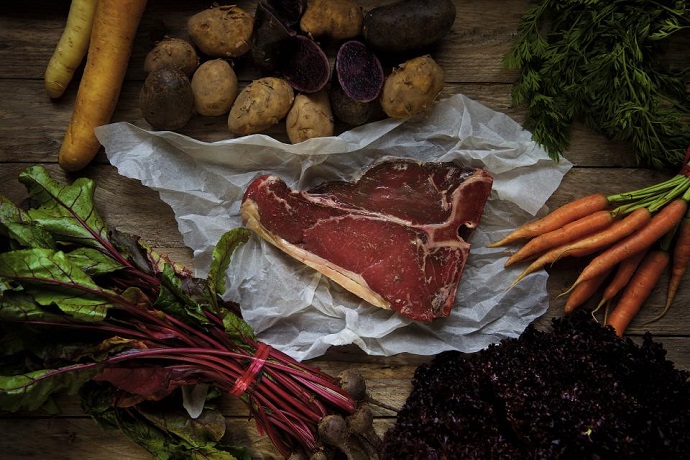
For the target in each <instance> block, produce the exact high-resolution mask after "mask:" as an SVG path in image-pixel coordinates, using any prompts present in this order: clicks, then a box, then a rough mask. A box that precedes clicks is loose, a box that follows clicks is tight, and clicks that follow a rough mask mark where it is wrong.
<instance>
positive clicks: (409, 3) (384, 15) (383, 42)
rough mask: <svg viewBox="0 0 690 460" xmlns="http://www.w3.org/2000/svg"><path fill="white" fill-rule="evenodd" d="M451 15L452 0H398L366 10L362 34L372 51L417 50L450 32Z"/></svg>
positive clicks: (453, 17)
mask: <svg viewBox="0 0 690 460" xmlns="http://www.w3.org/2000/svg"><path fill="white" fill-rule="evenodd" d="M455 15H456V11H455V4H454V3H453V1H452V0H433V1H429V0H401V1H398V2H394V3H390V4H387V5H382V6H379V7H376V8H372V9H371V10H369V11H368V12H367V14H366V15H365V16H364V25H363V26H362V34H363V35H364V40H365V41H366V42H367V44H368V45H369V46H370V47H371V48H373V49H374V50H375V51H383V52H387V53H402V52H405V51H412V50H419V49H421V48H424V47H427V46H429V45H432V44H434V43H436V42H438V41H439V40H440V39H441V38H443V37H444V36H445V35H446V34H447V33H448V32H450V29H451V28H452V26H453V23H454V22H455Z"/></svg>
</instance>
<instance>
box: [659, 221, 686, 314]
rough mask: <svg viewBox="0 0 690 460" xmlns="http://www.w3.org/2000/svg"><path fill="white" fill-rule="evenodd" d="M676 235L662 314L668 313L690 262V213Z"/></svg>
mask: <svg viewBox="0 0 690 460" xmlns="http://www.w3.org/2000/svg"><path fill="white" fill-rule="evenodd" d="M676 235H677V236H676V242H675V244H674V246H673V252H672V253H671V261H672V262H671V275H670V278H669V284H668V293H667V295H666V305H665V306H664V311H663V312H662V315H663V314H664V313H666V310H668V308H669V307H670V306H671V303H672V302H673V299H674V298H675V297H676V293H677V292H678V288H680V283H681V281H682V279H683V276H684V275H685V272H686V271H687V269H688V265H689V264H690V215H688V214H686V215H685V218H684V219H683V220H682V221H681V223H680V225H679V226H678V232H677V234H676Z"/></svg>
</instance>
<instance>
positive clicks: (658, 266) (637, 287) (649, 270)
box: [606, 250, 670, 336]
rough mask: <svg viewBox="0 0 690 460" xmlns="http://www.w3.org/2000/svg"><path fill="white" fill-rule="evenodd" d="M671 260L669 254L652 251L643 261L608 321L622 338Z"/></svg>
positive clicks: (608, 324) (607, 323)
mask: <svg viewBox="0 0 690 460" xmlns="http://www.w3.org/2000/svg"><path fill="white" fill-rule="evenodd" d="M669 259H670V256H669V254H668V252H666V251H661V250H653V251H650V252H649V253H648V254H647V255H646V256H645V257H644V259H642V262H641V263H640V266H639V267H638V269H637V270H636V271H635V273H634V274H633V276H632V278H631V279H630V283H629V284H628V286H627V287H626V288H625V291H624V292H623V295H622V296H621V298H620V300H619V301H618V304H617V305H616V307H615V308H614V309H613V311H612V312H611V314H610V315H609V316H608V318H607V319H606V325H607V326H612V327H613V329H614V330H615V331H616V334H618V335H619V336H622V335H623V333H624V332H625V330H626V329H627V328H628V325H629V324H630V322H631V321H632V319H633V318H634V317H635V315H636V314H637V312H638V311H640V308H641V307H642V305H643V304H644V302H645V301H646V300H647V298H648V297H649V295H650V294H651V293H652V290H653V289H654V287H655V286H656V284H657V283H658V281H659V279H660V278H661V275H662V274H663V272H664V269H665V268H666V266H667V265H668V262H669Z"/></svg>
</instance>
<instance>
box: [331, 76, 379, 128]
mask: <svg viewBox="0 0 690 460" xmlns="http://www.w3.org/2000/svg"><path fill="white" fill-rule="evenodd" d="M328 93H329V99H330V102H331V110H332V111H333V115H334V116H335V118H336V119H338V120H340V121H342V122H343V123H346V124H348V125H352V126H359V125H363V124H364V123H366V122H368V121H370V120H372V119H373V118H374V117H375V115H376V108H377V106H378V107H379V109H380V104H379V101H378V100H375V101H371V102H359V101H355V100H354V99H352V98H351V97H350V96H348V95H347V94H345V91H344V90H343V88H341V87H340V85H337V84H332V85H331V87H330V88H329V91H328ZM379 111H380V110H379Z"/></svg>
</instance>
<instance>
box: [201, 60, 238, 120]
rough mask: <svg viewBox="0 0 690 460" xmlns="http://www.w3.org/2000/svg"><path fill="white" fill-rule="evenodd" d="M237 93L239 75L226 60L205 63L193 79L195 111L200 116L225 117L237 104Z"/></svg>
mask: <svg viewBox="0 0 690 460" xmlns="http://www.w3.org/2000/svg"><path fill="white" fill-rule="evenodd" d="M237 92H238V86H237V75H236V74H235V71H234V70H233V68H232V66H231V65H230V64H229V63H228V62H227V61H226V60H225V59H212V60H210V61H206V62H204V63H203V64H201V65H200V66H199V68H198V69H197V71H196V72H195V73H194V76H193V77H192V93H194V109H195V110H196V113H198V114H199V115H205V116H211V117H217V116H220V115H225V114H226V113H228V112H229V111H230V107H232V104H233V102H235V99H236V98H237Z"/></svg>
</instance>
